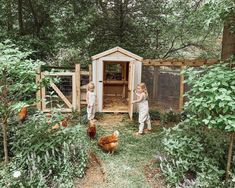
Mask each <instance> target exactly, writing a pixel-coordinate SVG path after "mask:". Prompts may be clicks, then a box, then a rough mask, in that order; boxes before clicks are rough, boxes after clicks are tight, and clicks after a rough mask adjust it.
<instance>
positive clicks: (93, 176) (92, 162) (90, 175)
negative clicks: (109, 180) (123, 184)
mask: <svg viewBox="0 0 235 188" xmlns="http://www.w3.org/2000/svg"><path fill="white" fill-rule="evenodd" d="M105 179H106V178H105V172H104V170H103V168H102V164H101V161H100V159H98V158H97V157H96V156H95V154H94V153H90V155H89V163H88V168H87V171H86V175H85V177H84V178H82V179H78V180H77V182H76V188H96V187H97V188H99V187H100V188H102V187H105V184H106V180H105Z"/></svg>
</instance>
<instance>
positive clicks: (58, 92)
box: [50, 82, 72, 108]
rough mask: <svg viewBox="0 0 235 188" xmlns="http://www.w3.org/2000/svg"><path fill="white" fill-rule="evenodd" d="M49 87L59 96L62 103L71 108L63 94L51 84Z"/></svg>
mask: <svg viewBox="0 0 235 188" xmlns="http://www.w3.org/2000/svg"><path fill="white" fill-rule="evenodd" d="M50 85H51V87H52V88H53V89H54V90H55V92H56V93H57V94H58V95H59V97H60V98H61V99H62V100H63V101H64V103H65V104H66V105H67V106H68V107H69V108H72V104H71V103H70V102H69V100H68V99H67V98H66V97H65V96H64V94H63V93H62V92H61V91H60V90H59V88H58V87H57V86H56V85H55V84H54V83H53V82H51V83H50Z"/></svg>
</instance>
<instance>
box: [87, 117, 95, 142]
mask: <svg viewBox="0 0 235 188" xmlns="http://www.w3.org/2000/svg"><path fill="white" fill-rule="evenodd" d="M87 135H88V136H89V137H90V139H94V138H95V135H96V125H95V122H94V121H92V120H91V121H89V123H88V128H87Z"/></svg>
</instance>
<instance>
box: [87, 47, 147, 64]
mask: <svg viewBox="0 0 235 188" xmlns="http://www.w3.org/2000/svg"><path fill="white" fill-rule="evenodd" d="M115 52H120V53H122V54H124V55H127V56H129V57H132V58H133V59H136V60H138V61H143V58H142V57H140V56H138V55H136V54H133V53H131V52H129V51H127V50H125V49H123V48H121V47H119V46H117V47H115V48H112V49H110V50H107V51H104V52H101V53H99V54H96V55H94V56H92V57H91V59H92V60H96V59H100V58H101V57H105V56H108V55H110V54H112V53H115Z"/></svg>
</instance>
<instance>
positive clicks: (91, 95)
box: [86, 82, 96, 121]
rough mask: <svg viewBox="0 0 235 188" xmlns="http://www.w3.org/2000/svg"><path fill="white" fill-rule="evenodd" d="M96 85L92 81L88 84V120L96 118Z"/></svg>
mask: <svg viewBox="0 0 235 188" xmlns="http://www.w3.org/2000/svg"><path fill="white" fill-rule="evenodd" d="M94 90H95V85H94V83H92V82H90V83H89V84H88V85H87V94H86V102H87V118H88V120H89V121H90V120H94V118H95V101H96V95H95V92H94Z"/></svg>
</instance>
